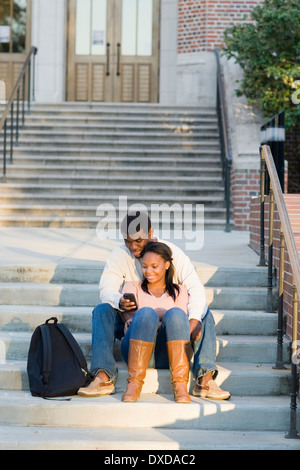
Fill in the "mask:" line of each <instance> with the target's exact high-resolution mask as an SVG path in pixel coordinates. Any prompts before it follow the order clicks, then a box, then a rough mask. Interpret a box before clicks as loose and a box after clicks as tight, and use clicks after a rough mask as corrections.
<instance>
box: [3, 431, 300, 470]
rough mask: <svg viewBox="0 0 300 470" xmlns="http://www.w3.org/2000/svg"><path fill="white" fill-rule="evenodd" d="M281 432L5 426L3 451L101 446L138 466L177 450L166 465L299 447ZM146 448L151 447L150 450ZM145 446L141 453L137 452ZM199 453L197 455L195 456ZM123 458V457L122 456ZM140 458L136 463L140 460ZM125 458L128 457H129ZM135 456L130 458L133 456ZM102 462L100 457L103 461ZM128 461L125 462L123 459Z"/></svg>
mask: <svg viewBox="0 0 300 470" xmlns="http://www.w3.org/2000/svg"><path fill="white" fill-rule="evenodd" d="M284 436H285V433H284V432H282V431H277V432H275V431H260V432H255V431H230V430H226V432H224V431H218V430H213V431H210V430H207V429H206V430H204V431H202V430H197V429H192V430H189V429H170V428H153V429H149V428H145V429H130V428H127V429H126V432H125V433H124V429H119V430H118V429H111V428H109V427H107V428H99V429H97V428H88V427H85V428H82V427H80V428H65V427H57V426H55V427H45V426H30V427H27V426H0V450H102V451H106V452H105V454H104V455H103V454H102V456H101V458H102V461H103V462H104V461H105V462H106V463H113V462H117V463H116V464H118V462H121V459H123V462H125V463H126V464H127V465H130V466H132V467H133V466H134V465H139V463H141V464H142V465H144V462H145V466H146V465H147V464H151V465H153V464H155V463H156V462H158V455H157V454H154V453H153V450H159V451H164V454H165V453H166V451H169V452H170V451H173V452H175V451H177V452H175V455H173V456H171V455H170V454H169V455H167V457H163V459H166V460H164V461H165V462H166V463H167V464H171V462H172V461H174V460H175V458H176V455H177V456H178V454H179V455H181V453H182V452H183V451H186V450H187V451H193V450H194V451H203V450H210V451H215V450H276V451H278V450H299V442H298V441H297V440H294V439H292V440H291V439H285V437H284ZM145 449H147V450H145ZM118 450H119V451H130V450H135V451H136V453H135V454H134V456H128V454H127V453H126V454H124V456H122V455H121V456H120V455H116V453H114V454H112V453H110V454H108V453H107V452H108V451H118ZM138 451H142V453H141V454H137V452H138ZM194 456H195V455H194V454H193V453H192V452H188V453H186V454H185V456H184V457H183V456H182V457H180V459H182V460H181V461H182V462H183V464H188V463H191V464H193V463H194V462H196V460H194ZM196 456H197V455H196ZM118 458H119V459H120V460H119V461H118V460H117V459H118ZM133 458H134V459H138V461H137V463H136V464H135V463H134V462H136V460H134V461H133V460H132V459H133ZM125 459H126V460H125ZM129 459H131V460H129ZM99 462H101V460H99ZM123 465H124V463H123Z"/></svg>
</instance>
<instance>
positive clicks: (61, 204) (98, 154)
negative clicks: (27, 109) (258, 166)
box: [0, 103, 225, 228]
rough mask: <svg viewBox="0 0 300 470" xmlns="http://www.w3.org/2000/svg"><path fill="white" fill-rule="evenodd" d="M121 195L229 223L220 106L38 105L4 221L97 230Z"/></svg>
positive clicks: (20, 150) (0, 221)
mask: <svg viewBox="0 0 300 470" xmlns="http://www.w3.org/2000/svg"><path fill="white" fill-rule="evenodd" d="M120 196H123V197H125V196H126V197H127V203H128V205H129V206H130V205H131V204H133V203H141V204H144V205H145V206H146V207H147V208H148V209H149V207H150V205H151V204H163V203H165V204H168V205H169V206H172V205H173V204H176V203H179V204H180V205H181V207H182V205H183V204H205V226H206V228H224V225H225V207H224V188H223V182H222V175H221V164H220V149H219V133H218V123H217V116H216V111H215V109H212V108H199V107H191V106H189V107H188V108H186V109H185V108H183V107H176V106H173V107H164V106H162V105H147V106H146V105H139V104H130V106H129V105H122V104H121V105H120V104H116V105H114V104H107V105H106V104H99V103H97V104H86V103H84V104H80V103H75V104H74V103H64V104H60V105H49V104H48V105H41V104H35V105H34V106H33V107H32V111H31V114H30V115H29V116H27V117H26V127H25V130H23V131H21V132H20V137H19V144H18V146H17V147H15V149H14V163H13V165H9V166H8V169H7V178H6V182H5V184H3V183H2V184H1V183H0V204H1V214H0V226H2V227H3V226H27V227H32V226H34V227H86V228H89V227H95V226H96V224H97V222H99V217H97V215H96V211H97V207H98V206H99V205H100V204H103V203H110V204H113V205H114V206H117V204H118V201H119V198H120ZM174 208H175V213H176V210H177V211H178V210H181V208H179V209H178V208H176V207H175V206H174Z"/></svg>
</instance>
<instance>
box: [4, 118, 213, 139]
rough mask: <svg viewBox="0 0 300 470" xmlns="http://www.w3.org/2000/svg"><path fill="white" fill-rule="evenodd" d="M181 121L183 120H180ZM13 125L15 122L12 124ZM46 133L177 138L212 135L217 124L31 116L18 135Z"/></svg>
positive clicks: (8, 121) (8, 123)
mask: <svg viewBox="0 0 300 470" xmlns="http://www.w3.org/2000/svg"><path fill="white" fill-rule="evenodd" d="M182 121H183V120H182ZM7 125H8V126H10V120H7ZM14 125H15V122H14ZM48 131H50V132H51V131H53V132H64V133H65V132H67V133H69V132H78V133H81V132H86V131H87V132H99V133H112V134H114V133H123V132H128V133H136V134H138V133H139V134H142V135H146V134H148V133H161V134H164V135H165V134H168V135H171V134H172V135H174V136H176V135H178V136H179V137H181V136H184V135H189V136H194V135H197V134H198V133H199V134H203V133H206V132H210V133H214V132H217V131H218V123H217V121H215V122H208V123H206V122H205V121H201V120H199V121H198V122H196V123H195V124H190V123H189V122H186V123H184V122H180V123H175V122H173V123H168V122H162V123H156V124H155V123H152V124H149V123H148V122H140V123H138V122H130V119H129V121H128V120H127V121H124V122H123V123H120V122H114V121H107V122H101V123H99V122H98V120H96V119H92V120H91V119H88V120H84V119H82V120H81V121H78V122H76V121H75V122H74V120H72V122H68V121H66V119H63V120H62V119H60V118H59V117H58V119H57V120H53V119H50V120H49V121H47V122H46V121H45V119H42V118H41V119H35V118H34V117H33V118H32V117H31V116H28V117H27V119H26V126H25V128H24V129H21V131H20V133H21V134H22V135H23V134H24V135H26V134H28V133H33V132H37V133H45V132H48Z"/></svg>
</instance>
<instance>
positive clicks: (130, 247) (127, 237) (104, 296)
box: [78, 211, 230, 400]
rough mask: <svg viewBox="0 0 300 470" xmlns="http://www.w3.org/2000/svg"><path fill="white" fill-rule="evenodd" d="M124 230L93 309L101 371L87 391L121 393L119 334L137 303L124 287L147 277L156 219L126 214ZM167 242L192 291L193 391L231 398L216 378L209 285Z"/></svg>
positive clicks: (179, 278) (96, 367)
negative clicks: (146, 257)
mask: <svg viewBox="0 0 300 470" xmlns="http://www.w3.org/2000/svg"><path fill="white" fill-rule="evenodd" d="M121 232H122V235H123V237H124V244H122V245H121V246H120V247H118V248H116V249H115V250H114V251H113V252H112V253H111V255H110V256H109V258H108V260H107V262H106V265H105V268H104V271H103V274H102V276H101V280H100V285H99V288H100V300H101V304H99V305H97V306H96V307H95V309H94V310H93V323H92V363H91V370H92V372H93V373H94V374H95V375H96V376H95V379H94V380H93V382H91V383H90V385H89V386H88V387H85V388H81V389H80V390H79V391H78V394H79V395H81V396H87V397H94V396H101V395H109V394H111V393H114V392H115V382H116V379H117V374H118V369H117V365H116V361H115V359H114V355H113V346H114V339H115V337H119V338H120V337H122V333H121V334H120V333H119V332H120V329H121V331H123V330H124V321H123V320H126V313H128V312H130V310H132V309H133V308H134V307H135V305H134V303H133V302H131V301H130V300H128V299H124V297H123V296H122V294H121V290H122V287H123V284H124V282H126V281H140V280H142V279H143V274H142V267H141V253H142V251H143V249H144V248H145V246H146V245H147V243H148V242H149V241H150V240H155V238H154V236H153V229H152V227H151V221H150V218H149V217H148V215H147V214H146V213H143V212H140V211H136V212H133V213H128V214H127V216H125V218H124V220H123V222H122V225H121ZM163 242H164V243H166V244H167V245H168V246H169V247H170V248H171V250H172V253H173V264H174V267H175V270H176V278H175V279H174V282H176V283H178V284H183V285H185V286H186V288H187V290H188V293H189V303H188V313H189V323H190V340H191V344H192V348H193V352H194V362H193V368H192V371H193V374H194V376H195V379H196V385H195V387H194V390H193V392H192V393H193V395H194V396H198V397H202V398H210V399H214V400H225V399H227V398H229V397H230V393H229V392H225V391H223V390H221V388H220V387H219V386H218V385H217V384H216V383H215V380H214V379H215V378H216V376H217V374H218V370H217V367H216V364H215V360H216V334H215V324H214V319H213V316H212V314H211V312H210V311H209V310H208V307H207V301H206V295H205V289H204V287H203V285H202V284H201V282H200V280H199V278H198V276H197V273H196V271H195V269H194V267H193V265H192V264H191V261H190V260H189V258H188V257H187V256H186V255H185V254H184V253H183V251H182V250H181V249H180V248H178V247H177V246H175V245H174V244H172V243H170V242H168V241H163Z"/></svg>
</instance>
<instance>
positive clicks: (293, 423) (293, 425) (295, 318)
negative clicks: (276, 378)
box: [285, 277, 300, 439]
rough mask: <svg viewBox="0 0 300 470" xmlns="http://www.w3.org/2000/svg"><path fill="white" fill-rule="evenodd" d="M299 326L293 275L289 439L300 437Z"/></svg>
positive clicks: (287, 436) (296, 294)
mask: <svg viewBox="0 0 300 470" xmlns="http://www.w3.org/2000/svg"><path fill="white" fill-rule="evenodd" d="M297 326H298V292H297V288H296V285H295V279H294V277H293V331H292V340H293V342H292V365H291V369H292V390H291V404H290V410H291V411H290V430H289V432H288V434H286V436H285V437H286V438H287V439H300V436H299V434H298V432H297V428H296V424H297V415H296V412H297V388H298V374H297V362H298V360H297V352H298V348H297V344H298V341H297Z"/></svg>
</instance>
